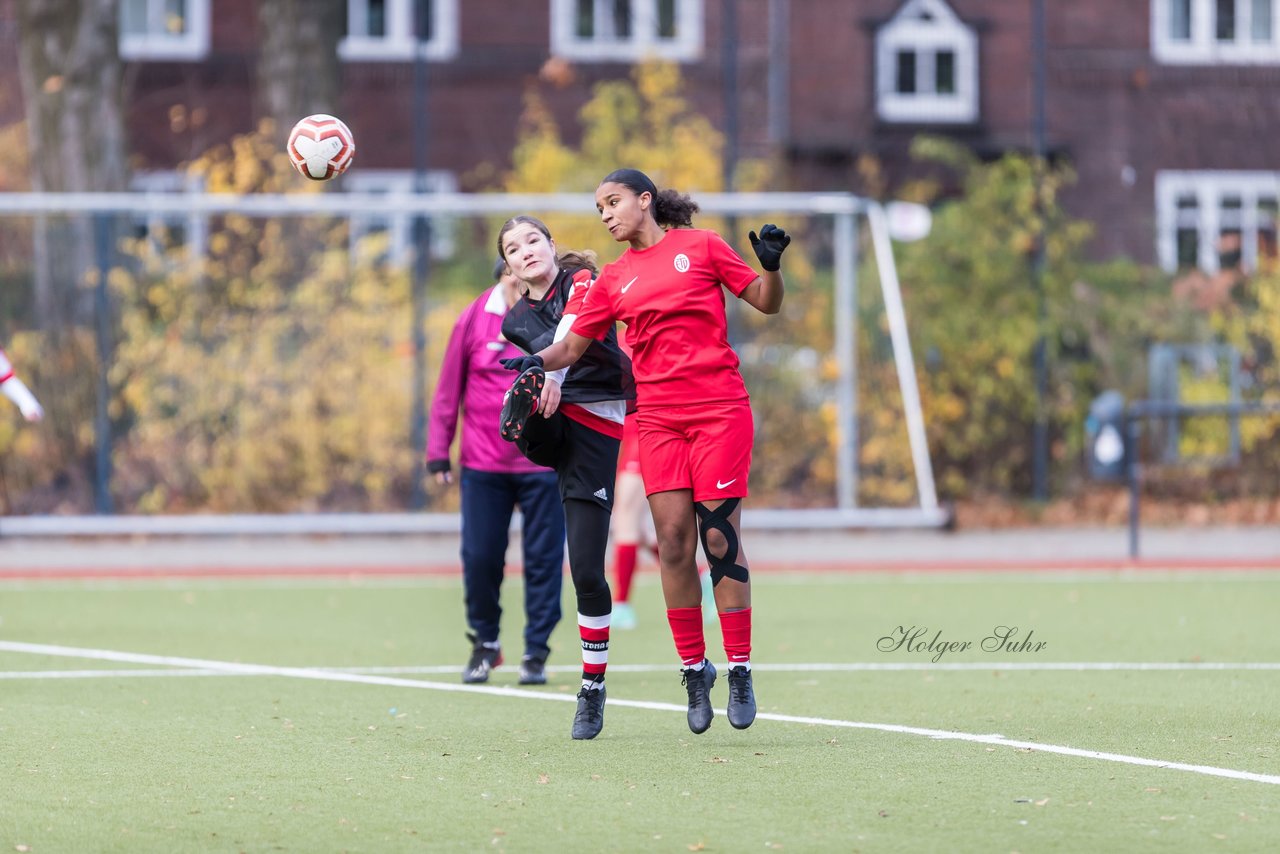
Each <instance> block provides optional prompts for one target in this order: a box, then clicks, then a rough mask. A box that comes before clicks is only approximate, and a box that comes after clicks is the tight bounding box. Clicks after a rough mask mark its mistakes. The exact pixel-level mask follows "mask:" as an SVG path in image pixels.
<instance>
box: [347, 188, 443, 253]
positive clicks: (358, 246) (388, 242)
mask: <svg viewBox="0 0 1280 854" xmlns="http://www.w3.org/2000/svg"><path fill="white" fill-rule="evenodd" d="M425 177H426V185H427V186H426V189H427V192H431V193H456V192H457V191H458V181H457V178H455V177H454V175H453V173H452V172H446V171H444V170H430V169H429V170H427V174H426V176H425ZM342 183H343V188H344V189H346V190H350V191H352V192H360V193H385V194H386V195H387V196H388V197H390V198H388V199H387V211H386V213H382V214H376V215H373V214H355V215H352V217H351V231H350V240H351V258H352V260H353V262H354V263H357V264H366V265H375V266H376V265H380V264H393V265H403V264H407V263H409V262H410V261H411V260H412V258H413V220H414V216H413V214H410V213H403V212H397V211H396V203H395V198H394V197H395V196H397V195H400V196H408V195H411V194H412V193H413V190H414V173H413V171H412V170H410V169H360V170H358V171H353V172H348V173H347V174H346V175H344V176H343V179H342ZM456 230H457V223H456V221H455V220H454V219H453V218H452V217H434V218H433V219H432V220H431V257H432V258H450V257H452V256H453V254H454V248H455V239H454V238H455V233H456Z"/></svg>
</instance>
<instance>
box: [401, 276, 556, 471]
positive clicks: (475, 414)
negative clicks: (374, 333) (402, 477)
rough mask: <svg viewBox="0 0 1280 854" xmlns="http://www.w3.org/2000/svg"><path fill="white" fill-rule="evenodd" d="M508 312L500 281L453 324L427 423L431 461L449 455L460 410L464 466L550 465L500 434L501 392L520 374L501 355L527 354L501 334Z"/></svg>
mask: <svg viewBox="0 0 1280 854" xmlns="http://www.w3.org/2000/svg"><path fill="white" fill-rule="evenodd" d="M506 313H507V302H506V300H505V299H503V297H502V291H501V290H500V289H499V288H498V286H496V285H495V286H493V287H491V288H489V289H488V290H486V291H485V292H484V293H482V294H481V295H480V296H479V297H478V298H477V299H476V301H475V302H473V303H471V305H469V306H467V308H466V309H465V310H464V311H463V312H462V315H461V316H460V317H459V318H458V322H457V323H456V324H454V327H453V334H452V335H451V336H449V347H448V349H447V350H445V354H444V364H443V365H442V366H441V368H440V379H439V381H438V382H437V383H436V394H435V398H434V399H433V400H432V403H431V418H430V421H429V422H428V424H427V462H428V463H431V462H434V461H438V460H447V459H449V447H450V446H451V445H452V444H453V437H454V434H455V433H456V432H457V428H458V413H459V411H461V413H462V441H461V443H460V444H461V450H460V454H459V458H458V464H459V465H460V466H461V467H463V468H469V469H479V470H480V471H490V472H505V473H511V474H521V473H528V472H545V471H549V469H545V468H541V467H540V466H535V465H534V464H533V463H531V462H529V461H528V460H527V459H525V457H524V455H523V454H521V453H520V451H519V450H517V449H516V446H515V444H514V443H512V442H506V441H503V439H502V437H501V436H500V435H498V417H499V415H500V413H501V412H502V396H503V394H504V393H505V392H506V390H507V389H508V388H510V387H511V382H512V380H514V379H515V374H514V373H513V372H511V371H508V370H507V369H506V368H504V367H502V365H501V364H499V363H498V360H499V359H505V358H509V357H513V356H520V355H522V353H521V352H520V350H519V349H518V348H517V347H516V346H515V345H513V344H510V343H508V342H507V341H506V340H504V339H503V338H502V334H501V331H502V318H503V317H505V316H506Z"/></svg>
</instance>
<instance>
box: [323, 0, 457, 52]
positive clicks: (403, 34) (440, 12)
mask: <svg viewBox="0 0 1280 854" xmlns="http://www.w3.org/2000/svg"><path fill="white" fill-rule="evenodd" d="M459 2H460V0H346V3H347V34H346V36H345V37H344V38H343V39H342V41H341V42H339V43H338V56H340V57H342V58H343V59H346V60H355V61H360V62H392V61H393V62H403V61H404V60H407V59H413V58H414V56H415V55H417V54H416V52H418V51H420V52H421V55H422V56H423V57H424V58H426V59H436V60H441V59H451V58H453V57H454V56H455V55H456V54H457V53H458V3H459Z"/></svg>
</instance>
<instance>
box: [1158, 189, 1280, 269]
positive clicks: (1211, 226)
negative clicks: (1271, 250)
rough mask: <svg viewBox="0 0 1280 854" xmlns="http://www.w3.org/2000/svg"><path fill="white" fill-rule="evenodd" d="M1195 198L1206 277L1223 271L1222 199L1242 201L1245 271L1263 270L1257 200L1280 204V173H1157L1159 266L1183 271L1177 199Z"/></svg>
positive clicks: (1200, 257)
mask: <svg viewBox="0 0 1280 854" xmlns="http://www.w3.org/2000/svg"><path fill="white" fill-rule="evenodd" d="M1187 196H1193V197H1194V198H1195V199H1196V205H1197V208H1196V209H1197V211H1198V212H1199V215H1198V220H1197V223H1196V225H1197V227H1196V231H1197V236H1196V267H1197V268H1198V269H1200V270H1203V271H1205V272H1206V273H1216V272H1218V270H1219V266H1220V265H1219V263H1218V241H1219V240H1220V239H1221V236H1222V227H1223V225H1224V223H1223V219H1224V217H1223V208H1222V200H1223V199H1224V198H1225V197H1227V196H1238V197H1239V198H1240V200H1241V202H1242V205H1241V210H1240V221H1239V223H1233V224H1232V225H1238V226H1239V229H1240V265H1241V267H1242V268H1243V269H1244V270H1246V271H1252V270H1256V269H1257V266H1258V233H1259V228H1258V226H1259V224H1260V220H1259V217H1258V200H1259V199H1261V198H1267V199H1273V200H1280V172H1229V171H1205V172H1183V171H1171V170H1167V171H1160V172H1157V173H1156V255H1157V258H1158V260H1159V262H1160V266H1161V267H1162V268H1164V269H1165V270H1166V271H1168V272H1170V273H1173V272H1177V269H1178V226H1179V222H1178V220H1179V216H1178V200H1179V199H1181V198H1184V197H1187Z"/></svg>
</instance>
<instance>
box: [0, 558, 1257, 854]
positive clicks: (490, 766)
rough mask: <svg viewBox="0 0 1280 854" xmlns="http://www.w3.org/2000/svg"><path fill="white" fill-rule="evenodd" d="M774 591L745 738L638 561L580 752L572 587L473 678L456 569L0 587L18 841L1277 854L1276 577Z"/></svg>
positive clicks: (787, 582) (130, 847)
mask: <svg viewBox="0 0 1280 854" xmlns="http://www.w3.org/2000/svg"><path fill="white" fill-rule="evenodd" d="M755 585H756V587H755V610H754V617H755V650H754V655H753V660H754V662H755V663H756V665H757V668H758V669H757V673H756V691H757V697H758V700H759V704H760V711H761V717H760V719H759V720H757V722H756V724H755V726H753V727H752V728H751V729H748V730H746V731H742V732H739V731H736V730H734V729H732V728H731V727H730V726H729V725H728V722H727V720H726V719H725V718H724V716H723V706H724V702H725V700H726V698H727V691H726V688H725V685H724V683H723V681H721V682H718V683H717V684H716V687H715V689H714V691H713V699H714V700H715V702H716V704H717V706H718V708H719V709H720V713H719V714H718V715H717V718H716V720H715V722H714V723H713V725H712V727H711V730H710V731H709V732H708V733H706V734H704V735H702V736H694V735H693V734H692V733H690V732H689V730H688V727H687V726H686V723H685V716H684V708H683V706H684V701H685V694H684V690H683V689H682V688H681V686H680V677H679V673H678V670H677V667H676V664H675V659H674V653H673V650H672V645H671V640H670V636H669V633H668V631H667V627H666V624H665V619H664V616H663V612H662V608H661V604H660V593H659V591H658V588H657V585H656V582H655V581H654V579H653V577H652V575H651V574H649V575H643V576H642V577H641V580H640V583H639V587H638V590H637V593H636V597H635V599H636V605H637V611H638V613H639V616H640V619H641V625H640V628H639V629H637V630H635V631H631V632H615V633H614V637H613V648H612V651H611V659H610V663H611V665H612V668H611V670H610V674H609V681H608V684H609V705H608V707H607V711H606V716H605V729H604V732H603V733H602V734H601V736H600V737H599V738H598V739H596V740H595V741H591V742H574V741H572V740H571V739H570V738H569V725H570V722H571V719H572V714H573V704H572V697H573V693H574V692H575V691H576V687H577V681H578V680H577V677H576V675H575V672H574V669H573V665H574V664H575V663H576V661H577V651H576V631H575V627H574V625H573V621H572V600H571V599H569V598H568V597H566V600H565V602H566V614H567V615H569V618H568V619H566V620H565V621H564V622H563V623H562V624H561V627H560V629H559V630H558V631H557V634H556V636H555V637H554V638H553V646H554V647H555V650H556V651H555V653H554V654H553V657H552V660H551V664H552V665H553V666H555V665H559V666H560V667H558V668H556V669H554V670H553V671H552V674H551V683H552V684H551V685H549V686H548V687H547V688H546V689H527V688H517V687H516V686H515V681H516V674H515V668H514V666H507V667H503V668H501V669H499V670H498V671H497V673H496V674H495V676H494V679H493V681H492V682H491V683H490V686H489V687H488V689H486V688H479V689H472V688H464V687H463V686H462V685H461V684H460V681H459V679H458V671H459V669H460V667H461V665H462V663H463V661H464V660H465V657H466V653H467V652H468V649H467V645H466V641H465V640H464V638H463V630H464V629H463V619H462V602H461V591H460V584H459V582H458V580H457V579H450V578H436V579H431V578H426V579H410V580H395V581H379V580H360V579H356V580H351V581H345V580H344V581H334V580H323V579H317V580H314V581H312V580H290V581H273V580H269V579H263V580H252V579H236V580H226V581H221V580H216V579H205V580H189V581H173V582H159V581H129V582H118V583H105V582H104V583H91V582H71V581H63V582H0V675H2V676H3V678H0V762H3V767H2V768H0V775H2V776H3V779H4V783H3V797H2V798H0V852H3V851H14V850H17V851H32V852H85V851H122V852H126V851H127V852H139V851H163V852H184V851H299V852H327V851H368V852H387V851H415V850H453V851H482V850H483V851H511V852H521V851H556V852H567V851H678V852H684V851H721V852H740V851H761V850H763V851H769V850H781V851H793V852H807V851H815V852H826V851H894V852H898V851H982V852H989V851H998V852H1004V851H1022V852H1033V851H1089V850H1096V851H1142V850H1159V851H1189V852H1201V851H1218V850H1221V851H1271V850H1276V845H1277V840H1280V755H1278V751H1277V747H1278V746H1280V740H1278V738H1277V725H1278V722H1280V716H1277V713H1276V709H1277V708H1280V679H1278V678H1277V677H1278V676H1280V673H1277V670H1278V669H1280V664H1277V663H1280V632H1277V631H1276V630H1275V626H1276V624H1277V615H1278V614H1280V574H1277V573H1269V572H1262V571H1255V572H1248V573H1229V572H1218V573H1192V572H1179V573H1170V574H1163V573H1158V572H1152V571H1142V572H1135V573H1130V574H1125V573H1112V572H1100V571H1095V572H1091V573H1079V574H1069V573H1040V574H1018V573H1010V572H1000V573H991V574H985V575H984V574H976V573H964V574H959V573H956V574H945V573H933V574H904V575H876V574H868V573H849V574H841V573H823V574H816V575H801V574H795V575H787V574H777V573H763V574H758V575H757V576H756V577H755ZM567 586H568V585H567V584H566V587H567ZM519 592H520V591H519V586H518V582H512V583H510V584H508V589H507V591H506V600H505V601H506V605H507V608H508V614H507V617H506V627H505V635H504V641H505V642H506V645H507V651H508V655H509V659H513V658H515V657H518V655H519V653H520V628H521V624H522V619H521V615H520V613H519V612H520V605H519V602H520V597H519ZM998 626H1008V627H1017V628H1018V635H1016V636H1014V640H1015V641H1020V640H1026V639H1027V635H1028V634H1030V640H1031V646H1029V647H1028V648H1026V649H1017V650H1012V651H1011V650H1008V649H1004V650H997V651H995V652H989V651H984V650H983V649H982V648H981V642H982V640H983V639H984V638H986V637H988V636H991V635H992V634H993V633H994V632H995V630H996V627H998ZM899 627H902V628H903V629H905V630H908V632H910V630H911V629H912V627H915V628H916V629H921V630H923V631H921V633H920V635H919V637H918V643H919V644H921V645H927V644H928V642H929V641H931V640H933V639H934V638H935V637H938V633H939V632H941V636H940V641H941V642H955V643H956V644H963V643H964V642H966V641H967V642H969V643H970V644H972V646H971V647H970V648H968V649H960V648H953V649H949V650H948V651H946V652H944V653H943V654H942V655H941V656H940V657H938V656H937V648H938V644H937V643H936V642H935V644H934V649H933V650H929V649H923V648H919V647H917V648H915V649H913V650H908V649H907V648H906V644H904V645H901V646H898V647H897V648H896V649H894V648H892V647H894V646H895V644H896V640H897V639H900V638H901V634H900V632H899ZM885 638H888V639H889V640H887V641H886V640H882V639H885ZM1035 644H1043V646H1042V647H1040V648H1039V649H1036V648H1035V647H1034V645H1035ZM708 648H709V650H710V652H711V657H712V660H713V661H716V662H717V663H719V662H723V660H724V656H723V652H722V651H721V649H720V635H719V629H718V627H715V626H712V627H710V628H709V629H708ZM59 651H60V652H61V653H62V654H51V653H54V652H59ZM76 651H81V652H76ZM121 653H126V654H131V655H133V656H136V657H135V658H133V659H129V656H128V655H124V656H122V655H120V654H121ZM92 656H97V657H92ZM935 657H937V658H938V661H937V662H936V663H935V662H934V661H933V659H934V658H935ZM182 659H198V660H200V661H194V662H192V661H183V660H182ZM202 662H207V663H202ZM1139 665H1146V667H1141V666H1139ZM1248 665H1264V666H1261V667H1259V666H1252V667H1251V666H1248ZM300 668H326V669H327V670H326V671H325V672H323V673H318V672H315V671H312V670H300ZM561 668H562V669H561ZM122 671H127V673H126V672H122ZM130 673H131V674H133V675H129V674H130ZM58 674H61V676H59V677H58V678H54V677H55V676H56V675H58ZM352 680H354V681H352ZM631 704H634V705H631ZM815 719H819V720H815ZM996 735H998V736H1002V737H1003V739H999V738H993V737H992V736H996ZM940 736H949V737H940ZM966 739H969V740H966ZM1101 754H1107V755H1108V756H1103V755H1101ZM1152 761H1154V762H1157V763H1177V765H1176V767H1153V765H1151V764H1149V763H1150V762H1152ZM1232 775H1234V776H1232Z"/></svg>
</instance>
